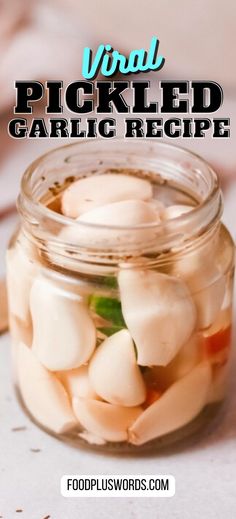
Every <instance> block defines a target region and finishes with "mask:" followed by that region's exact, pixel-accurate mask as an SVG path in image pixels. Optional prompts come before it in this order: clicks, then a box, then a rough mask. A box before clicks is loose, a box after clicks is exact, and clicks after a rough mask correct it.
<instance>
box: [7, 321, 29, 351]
mask: <svg viewBox="0 0 236 519" xmlns="http://www.w3.org/2000/svg"><path fill="white" fill-rule="evenodd" d="M9 324H10V331H11V338H12V341H13V343H14V344H19V342H23V343H24V344H27V345H28V346H30V347H31V345H32V340H33V328H32V323H31V319H30V321H29V322H25V321H22V320H21V319H19V317H16V316H15V315H13V314H12V315H10V319H9Z"/></svg>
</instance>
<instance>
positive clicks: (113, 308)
mask: <svg viewBox="0 0 236 519" xmlns="http://www.w3.org/2000/svg"><path fill="white" fill-rule="evenodd" d="M90 308H91V309H92V310H93V311H94V312H95V313H96V314H98V315H100V316H101V317H103V319H106V320H107V321H110V322H111V323H112V326H111V328H113V327H114V328H119V329H121V328H124V327H125V322H124V319H123V315H122V310H121V303H120V301H118V299H115V298H110V297H104V296H97V295H92V296H91V297H90ZM101 331H102V329H101ZM104 333H105V332H104Z"/></svg>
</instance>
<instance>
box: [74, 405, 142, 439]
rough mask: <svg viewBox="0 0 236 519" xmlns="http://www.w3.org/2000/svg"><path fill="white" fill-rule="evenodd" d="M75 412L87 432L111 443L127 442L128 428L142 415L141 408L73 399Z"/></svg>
mask: <svg viewBox="0 0 236 519" xmlns="http://www.w3.org/2000/svg"><path fill="white" fill-rule="evenodd" d="M72 404H73V410H74V413H75V416H76V417H77V419H78V421H79V423H80V424H81V425H82V426H83V427H84V428H85V429H86V431H88V432H90V433H92V434H94V435H95V436H96V437H99V438H102V439H104V440H106V441H109V442H122V441H125V440H127V436H128V433H127V431H128V428H129V427H130V426H131V425H132V423H133V422H134V421H135V420H137V418H138V416H139V415H140V414H141V413H142V408H141V407H122V406H119V405H113V404H108V403H107V402H100V401H98V400H86V399H83V398H73V401H72Z"/></svg>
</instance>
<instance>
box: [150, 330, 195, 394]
mask: <svg viewBox="0 0 236 519" xmlns="http://www.w3.org/2000/svg"><path fill="white" fill-rule="evenodd" d="M202 357H203V354H202V338H201V337H200V335H198V334H195V335H193V336H192V337H191V338H190V339H189V340H188V342H186V344H184V346H182V348H181V349H180V350H179V353H177V355H176V356H175V357H174V359H173V360H172V361H171V362H170V363H169V364H168V365H167V366H154V367H153V368H151V369H149V370H147V372H146V373H145V374H144V378H145V381H146V383H147V385H148V386H150V387H153V388H155V389H157V390H161V391H163V390H164V391H165V390H166V389H167V388H168V387H169V386H171V384H173V383H174V382H176V381H177V380H179V379H180V378H182V377H184V376H185V375H187V373H189V372H190V371H191V370H192V369H193V368H194V367H195V366H196V365H197V364H198V363H199V362H200V361H201V360H202Z"/></svg>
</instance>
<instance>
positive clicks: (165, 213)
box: [160, 204, 194, 220]
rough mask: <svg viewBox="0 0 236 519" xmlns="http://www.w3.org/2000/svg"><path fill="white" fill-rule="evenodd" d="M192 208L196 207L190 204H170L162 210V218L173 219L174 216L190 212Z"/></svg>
mask: <svg viewBox="0 0 236 519" xmlns="http://www.w3.org/2000/svg"><path fill="white" fill-rule="evenodd" d="M192 209H194V207H193V206H190V205H181V204H179V205H170V206H169V207H165V209H163V210H162V211H161V215H160V216H161V219H162V220H172V219H173V218H178V217H179V216H181V215H182V214H185V213H189V211H192Z"/></svg>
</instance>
